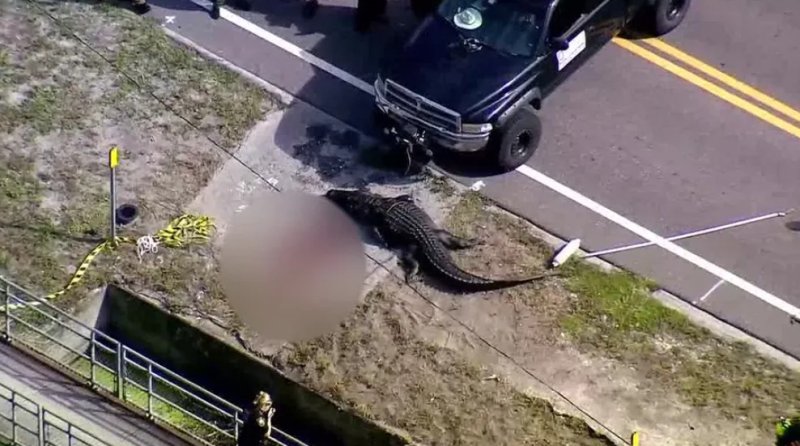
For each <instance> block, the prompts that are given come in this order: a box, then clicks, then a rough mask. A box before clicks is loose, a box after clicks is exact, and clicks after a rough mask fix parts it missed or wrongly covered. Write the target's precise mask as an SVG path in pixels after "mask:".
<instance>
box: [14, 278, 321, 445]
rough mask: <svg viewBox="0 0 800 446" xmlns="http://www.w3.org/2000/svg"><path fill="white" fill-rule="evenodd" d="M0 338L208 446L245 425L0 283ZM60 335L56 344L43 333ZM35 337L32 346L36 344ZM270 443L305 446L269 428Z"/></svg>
mask: <svg viewBox="0 0 800 446" xmlns="http://www.w3.org/2000/svg"><path fill="white" fill-rule="evenodd" d="M0 294H2V297H3V298H2V299H0V321H2V322H3V323H2V325H0V327H2V328H0V333H2V334H3V336H4V337H5V338H6V339H7V340H12V341H14V342H16V343H20V344H22V345H24V346H25V347H27V348H30V349H32V350H33V351H35V352H36V353H39V354H40V355H43V356H45V357H46V358H48V359H51V360H52V361H53V363H54V364H58V365H61V366H63V367H66V368H67V369H68V370H69V371H70V372H72V374H74V375H78V376H80V377H82V378H83V380H84V383H85V384H88V385H89V386H90V387H91V388H92V389H94V390H99V391H101V392H103V393H105V394H106V395H108V396H110V397H113V398H116V399H118V400H120V401H122V402H125V403H126V405H128V406H133V407H134V408H135V409H138V410H139V411H141V412H142V413H143V414H144V415H145V416H146V417H147V418H149V419H151V420H158V421H160V422H162V423H165V424H167V425H169V426H171V427H172V428H173V429H176V430H178V431H179V432H181V433H183V434H186V435H188V436H189V437H191V438H193V439H195V440H198V441H199V442H201V443H203V444H206V445H208V446H232V445H235V444H236V443H237V441H238V438H239V432H240V431H241V427H242V425H243V423H244V420H243V411H242V409H241V408H239V407H238V406H236V405H235V404H233V403H231V402H229V401H226V400H225V399H223V398H221V397H219V396H217V395H215V394H213V393H211V392H209V391H208V390H205V389H204V388H202V387H200V386H198V385H197V384H194V383H192V382H190V381H189V380H187V379H185V378H183V377H181V376H180V375H178V374H177V373H175V372H172V371H170V370H169V369H167V368H166V367H164V366H162V365H160V364H158V363H156V362H155V361H153V360H152V359H149V358H147V357H146V356H144V355H142V354H141V353H138V352H136V351H135V350H133V349H131V348H129V347H127V346H125V345H124V344H122V343H121V342H119V341H117V340H116V339H114V338H112V337H111V336H108V335H106V334H104V333H103V332H101V331H99V330H97V329H95V328H92V327H89V326H87V325H85V324H83V323H82V322H80V321H79V320H77V319H75V318H74V317H72V316H71V315H69V314H67V313H66V312H64V311H63V310H61V309H59V308H57V307H55V306H53V305H51V304H50V303H49V302H47V301H45V300H43V299H41V298H39V297H36V296H35V295H34V294H33V293H31V292H29V291H27V290H25V289H23V288H22V287H20V286H18V285H16V284H14V283H13V282H10V281H8V280H7V279H5V278H3V277H2V276H0ZM45 326H47V327H48V331H49V332H52V331H53V330H62V331H64V332H65V333H62V336H60V337H61V339H59V338H56V337H55V336H53V335H51V334H50V333H49V332H48V331H45V330H44V329H43V327H45ZM37 338H38V342H37ZM271 440H272V443H273V444H275V445H279V446H307V445H305V444H304V443H303V442H301V441H300V440H298V439H297V438H294V437H293V436H291V435H289V434H288V433H286V432H284V431H282V430H280V429H278V428H276V427H275V426H273V428H272V435H271Z"/></svg>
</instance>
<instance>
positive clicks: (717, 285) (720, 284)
mask: <svg viewBox="0 0 800 446" xmlns="http://www.w3.org/2000/svg"><path fill="white" fill-rule="evenodd" d="M723 283H725V281H724V280H720V281H719V282H717V283H715V284H714V286H712V287H711V288H710V289H709V290H708V291H706V294H703V295H702V296H700V299H697V300H695V301H694V302H692V303H693V304H694V305H697V304H698V303H700V302H702V301H704V300H706V299H707V298H708V296H710V295H711V293H713V292H714V291H716V290H717V288H719V287H720V286H722V284H723Z"/></svg>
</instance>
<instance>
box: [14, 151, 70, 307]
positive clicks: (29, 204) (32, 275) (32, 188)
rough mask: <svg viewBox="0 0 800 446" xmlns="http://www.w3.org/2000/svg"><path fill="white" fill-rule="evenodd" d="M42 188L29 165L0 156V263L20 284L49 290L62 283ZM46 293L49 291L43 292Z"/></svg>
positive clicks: (18, 158)
mask: <svg viewBox="0 0 800 446" xmlns="http://www.w3.org/2000/svg"><path fill="white" fill-rule="evenodd" d="M41 199H42V186H41V183H40V181H39V180H38V179H37V177H36V174H35V172H34V166H33V162H32V161H31V160H30V159H29V158H27V157H24V156H20V155H17V154H13V153H11V154H7V155H4V154H2V153H0V208H2V209H3V210H4V212H3V215H2V216H0V240H2V243H1V244H0V260H2V265H0V266H2V268H3V270H4V271H5V272H6V273H7V274H8V275H9V276H11V277H20V278H21V283H20V285H22V286H24V287H31V286H33V285H35V286H36V288H35V289H36V290H40V291H41V290H52V289H53V288H55V287H58V286H60V285H61V282H63V281H64V280H65V278H64V277H63V275H62V274H63V267H62V266H61V265H60V262H59V256H58V252H59V246H58V244H57V243H56V239H55V237H54V235H53V234H54V232H56V230H55V229H54V223H53V220H52V219H51V217H50V215H47V213H46V212H44V211H43V210H42V209H41V205H40V203H41ZM47 292H49V291H47Z"/></svg>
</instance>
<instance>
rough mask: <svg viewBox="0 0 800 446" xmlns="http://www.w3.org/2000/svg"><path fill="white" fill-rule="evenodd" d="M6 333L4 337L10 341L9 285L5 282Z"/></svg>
mask: <svg viewBox="0 0 800 446" xmlns="http://www.w3.org/2000/svg"><path fill="white" fill-rule="evenodd" d="M5 300H6V332H5V337H6V339H7V340H8V341H11V284H9V283H8V282H6V299H5Z"/></svg>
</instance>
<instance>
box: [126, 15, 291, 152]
mask: <svg viewBox="0 0 800 446" xmlns="http://www.w3.org/2000/svg"><path fill="white" fill-rule="evenodd" d="M120 23H121V25H122V29H123V34H122V39H121V40H122V45H121V46H120V49H119V51H117V52H116V53H115V54H114V55H113V58H114V64H115V66H116V68H118V69H119V70H120V71H122V72H124V73H127V74H128V75H129V76H131V77H132V78H133V79H134V80H135V81H136V83H137V84H139V85H140V86H143V87H144V88H145V89H147V90H151V91H154V92H155V94H156V95H157V96H158V97H159V98H161V99H162V100H164V101H165V102H166V103H168V104H169V105H170V106H171V107H173V108H174V109H175V110H176V111H177V112H178V113H179V114H181V115H183V116H185V117H186V118H188V119H189V120H190V121H192V122H194V123H195V124H197V125H199V126H200V127H201V129H202V130H204V131H208V132H210V133H211V134H212V136H219V137H220V138H221V141H220V142H222V143H223V144H225V145H233V144H236V143H238V142H239V141H240V140H241V139H242V138H243V137H244V135H245V132H247V130H249V129H250V127H252V126H253V124H254V123H255V122H257V121H258V119H259V118H261V116H262V115H263V113H264V112H265V111H266V109H265V105H267V106H268V107H269V108H275V107H278V106H279V104H280V103H279V100H278V98H277V97H275V96H272V95H270V94H268V93H266V92H265V91H264V90H262V89H261V88H259V87H257V86H256V85H253V84H250V83H248V82H244V81H243V80H242V79H241V77H240V76H239V75H238V74H237V73H235V72H233V71H230V70H228V69H226V68H223V67H222V66H219V65H217V64H215V63H212V62H209V61H207V60H206V59H203V58H201V57H200V56H199V55H198V54H196V53H195V52H194V50H190V49H188V48H185V47H182V46H180V45H178V44H176V43H175V42H174V41H173V40H171V39H170V38H168V37H167V36H166V35H165V34H164V33H163V32H162V31H161V29H160V26H159V25H158V24H157V23H155V22H151V21H143V20H138V19H136V20H131V19H128V20H121V22H120ZM125 84H127V90H126V91H132V90H131V85H129V84H130V83H129V82H126V83H125ZM265 103H266V104H265ZM208 117H216V118H218V119H216V120H208Z"/></svg>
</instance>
